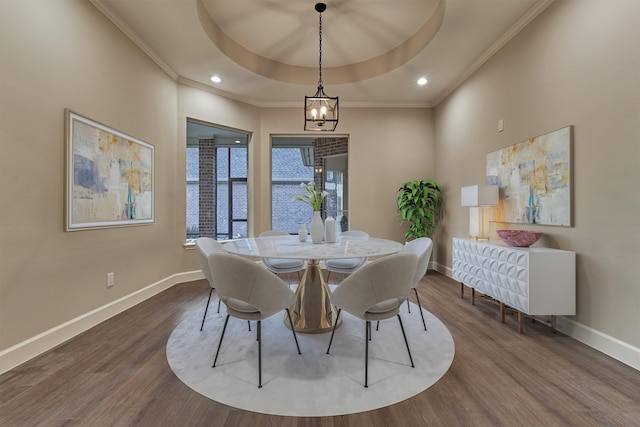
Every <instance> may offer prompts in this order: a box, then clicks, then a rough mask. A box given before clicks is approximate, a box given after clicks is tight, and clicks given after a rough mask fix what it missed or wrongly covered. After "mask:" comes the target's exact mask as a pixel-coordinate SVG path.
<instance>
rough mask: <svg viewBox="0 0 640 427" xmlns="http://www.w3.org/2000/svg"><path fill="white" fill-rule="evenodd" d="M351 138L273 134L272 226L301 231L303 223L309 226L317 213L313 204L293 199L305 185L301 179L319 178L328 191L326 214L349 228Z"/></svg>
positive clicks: (323, 212) (325, 202)
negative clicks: (349, 139)
mask: <svg viewBox="0 0 640 427" xmlns="http://www.w3.org/2000/svg"><path fill="white" fill-rule="evenodd" d="M347 151H348V140H347V138H346V137H339V138H310V137H293V136H290V137H289V136H287V137H285V136H273V137H272V138H271V228H272V229H274V230H282V231H286V232H288V233H290V234H297V233H298V229H299V227H300V224H306V225H307V229H308V228H309V223H310V222H311V218H312V216H313V210H312V208H311V207H310V206H308V205H306V204H304V203H302V202H299V201H296V200H293V198H294V197H295V196H297V195H298V194H300V193H301V192H302V191H303V189H302V188H301V187H300V183H301V182H305V183H306V182H310V181H315V182H316V185H317V186H318V188H319V189H321V190H325V191H327V192H328V195H327V197H326V198H325V201H324V203H323V207H322V217H323V218H326V217H327V216H332V217H334V218H335V219H336V222H337V223H338V224H340V227H339V228H338V232H340V231H346V230H347V229H348V219H347V206H348V205H347V199H348V198H347V187H348V186H347V177H348V174H347Z"/></svg>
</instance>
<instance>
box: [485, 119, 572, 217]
mask: <svg viewBox="0 0 640 427" xmlns="http://www.w3.org/2000/svg"><path fill="white" fill-rule="evenodd" d="M572 140H573V127H572V126H567V127H564V128H561V129H558V130H555V131H553V132H549V133H547V134H544V135H540V136H537V137H535V138H531V139H528V140H526V141H523V142H520V143H518V144H514V145H512V146H510V147H506V148H503V149H501V150H498V151H494V152H492V153H489V154H487V184H489V185H497V186H498V187H499V189H500V201H499V206H498V209H497V212H496V217H495V219H496V220H497V221H499V222H513V223H524V224H539V225H557V226H571V225H572V209H571V205H572V173H573V172H572Z"/></svg>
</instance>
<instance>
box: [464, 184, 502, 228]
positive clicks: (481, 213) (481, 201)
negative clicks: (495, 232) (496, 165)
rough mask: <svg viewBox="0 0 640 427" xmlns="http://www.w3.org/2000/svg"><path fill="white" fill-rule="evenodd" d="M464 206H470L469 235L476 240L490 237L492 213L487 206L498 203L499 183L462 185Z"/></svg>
mask: <svg viewBox="0 0 640 427" xmlns="http://www.w3.org/2000/svg"><path fill="white" fill-rule="evenodd" d="M460 198H461V201H462V206H469V237H471V238H473V239H475V240H488V239H489V220H490V219H491V218H490V215H486V212H485V207H487V206H496V205H497V204H498V186H497V185H471V186H468V187H462V190H461V193H460Z"/></svg>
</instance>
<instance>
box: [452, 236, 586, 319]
mask: <svg viewBox="0 0 640 427" xmlns="http://www.w3.org/2000/svg"><path fill="white" fill-rule="evenodd" d="M575 264H576V263H575V253H574V252H570V251H563V250H559V249H551V248H512V247H508V246H502V245H495V244H491V243H484V242H475V241H472V240H468V239H459V238H454V239H453V278H454V279H455V280H457V281H459V282H461V283H463V284H465V285H466V286H469V287H470V288H473V289H475V290H477V291H479V292H481V293H483V294H485V295H488V296H490V297H492V298H495V299H496V300H498V301H500V302H502V303H504V304H506V305H508V306H509V307H513V308H515V309H517V310H519V311H522V312H523V313H525V314H530V315H541V316H542V315H574V314H575V312H576V278H575V275H576V273H575Z"/></svg>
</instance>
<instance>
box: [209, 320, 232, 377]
mask: <svg viewBox="0 0 640 427" xmlns="http://www.w3.org/2000/svg"><path fill="white" fill-rule="evenodd" d="M228 322H229V315H228V314H227V317H226V318H225V319H224V326H223V327H222V334H221V335H220V342H219V343H218V350H217V351H216V357H215V359H213V368H215V367H216V362H217V361H218V354H219V353H220V347H221V346H222V338H224V332H225V331H226V330H227V323H228Z"/></svg>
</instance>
